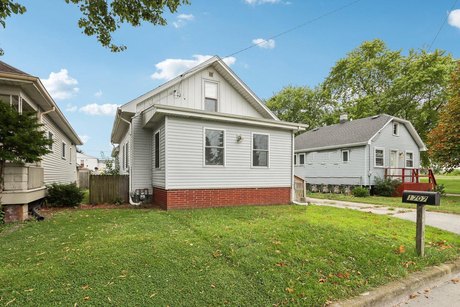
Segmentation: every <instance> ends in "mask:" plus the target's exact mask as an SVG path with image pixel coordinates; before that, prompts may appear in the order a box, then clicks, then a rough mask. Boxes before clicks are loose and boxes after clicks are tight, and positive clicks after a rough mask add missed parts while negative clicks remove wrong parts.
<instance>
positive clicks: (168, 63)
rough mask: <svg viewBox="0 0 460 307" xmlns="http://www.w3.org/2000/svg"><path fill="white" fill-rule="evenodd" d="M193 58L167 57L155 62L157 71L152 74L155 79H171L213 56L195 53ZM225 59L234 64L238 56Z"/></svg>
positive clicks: (226, 62)
mask: <svg viewBox="0 0 460 307" xmlns="http://www.w3.org/2000/svg"><path fill="white" fill-rule="evenodd" d="M192 58H193V59H191V60H186V59H166V60H164V61H161V62H159V63H157V64H155V68H156V69H157V71H156V72H155V73H153V74H152V75H151V78H152V79H154V80H171V79H172V78H174V77H176V76H178V75H180V74H181V73H183V72H184V71H186V70H189V69H191V68H193V67H195V66H197V65H199V64H201V63H203V62H204V61H206V60H209V59H210V58H212V56H210V55H201V54H195V55H193V56H192ZM223 61H224V62H225V64H227V65H229V66H230V65H233V64H234V63H235V62H236V58H234V57H228V58H224V59H223Z"/></svg>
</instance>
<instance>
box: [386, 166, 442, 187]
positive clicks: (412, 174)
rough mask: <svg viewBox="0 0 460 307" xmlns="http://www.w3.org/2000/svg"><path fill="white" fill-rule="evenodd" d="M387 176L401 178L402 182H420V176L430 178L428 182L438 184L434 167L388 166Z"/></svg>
mask: <svg viewBox="0 0 460 307" xmlns="http://www.w3.org/2000/svg"><path fill="white" fill-rule="evenodd" d="M385 178H392V179H399V180H400V181H401V182H402V183H406V182H408V183H420V178H428V183H431V184H433V185H434V186H436V178H435V177H434V173H433V170H432V169H426V170H423V169H418V168H395V167H387V168H385Z"/></svg>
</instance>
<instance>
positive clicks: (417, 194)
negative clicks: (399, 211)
mask: <svg viewBox="0 0 460 307" xmlns="http://www.w3.org/2000/svg"><path fill="white" fill-rule="evenodd" d="M440 200H441V195H440V194H439V192H424V191H403V195H402V202H403V203H412V204H420V205H432V206H439V205H440Z"/></svg>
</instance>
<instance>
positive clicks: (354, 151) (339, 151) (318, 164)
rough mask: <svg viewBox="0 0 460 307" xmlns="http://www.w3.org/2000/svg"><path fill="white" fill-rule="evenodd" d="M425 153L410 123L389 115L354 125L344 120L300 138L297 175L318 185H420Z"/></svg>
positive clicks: (296, 160) (297, 150)
mask: <svg viewBox="0 0 460 307" xmlns="http://www.w3.org/2000/svg"><path fill="white" fill-rule="evenodd" d="M425 150H426V147H425V145H424V143H423V141H422V140H421V138H420V136H419V135H418V134H417V131H416V130H415V128H414V127H413V126H412V124H411V123H410V122H409V121H407V120H404V119H401V118H397V117H394V116H390V115H386V114H381V115H376V116H372V117H367V118H361V119H357V120H352V121H348V120H347V117H346V116H341V122H340V123H339V124H336V125H331V126H325V127H320V128H315V129H313V130H310V131H307V132H305V133H303V134H301V135H298V136H297V137H296V139H295V157H294V159H295V174H296V175H297V176H299V177H301V178H303V179H304V180H305V181H306V182H307V183H309V184H315V185H316V184H323V185H364V186H372V185H374V182H375V178H377V177H379V178H385V177H392V178H397V179H399V180H401V181H402V182H406V183H418V177H419V176H418V175H419V168H420V152H421V151H425ZM412 188H417V187H415V186H414V185H413V186H412Z"/></svg>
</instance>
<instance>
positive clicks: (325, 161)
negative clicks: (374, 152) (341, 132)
mask: <svg viewBox="0 0 460 307" xmlns="http://www.w3.org/2000/svg"><path fill="white" fill-rule="evenodd" d="M347 151H349V157H351V156H353V160H351V159H350V160H349V162H347V163H343V156H342V150H341V149H331V150H324V151H315V152H307V153H305V165H303V167H296V168H295V175H297V176H299V177H301V178H304V179H305V180H306V181H307V183H309V184H350V185H358V184H364V182H365V180H366V177H365V176H364V164H365V162H366V161H365V157H366V155H365V152H366V151H365V146H360V147H352V148H350V149H347ZM299 155H300V154H299Z"/></svg>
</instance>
